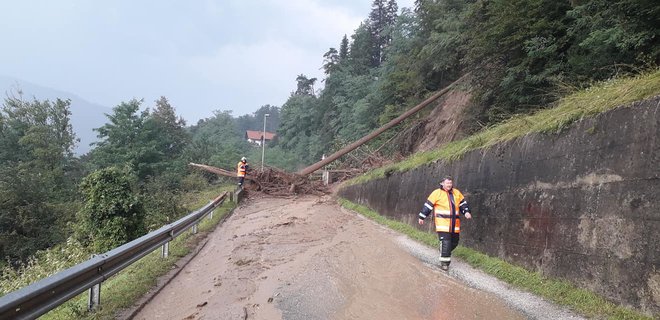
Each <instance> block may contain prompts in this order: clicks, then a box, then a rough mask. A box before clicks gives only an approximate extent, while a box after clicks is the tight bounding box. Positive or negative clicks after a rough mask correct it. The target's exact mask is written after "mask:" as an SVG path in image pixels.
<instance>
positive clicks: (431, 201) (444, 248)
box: [418, 176, 472, 271]
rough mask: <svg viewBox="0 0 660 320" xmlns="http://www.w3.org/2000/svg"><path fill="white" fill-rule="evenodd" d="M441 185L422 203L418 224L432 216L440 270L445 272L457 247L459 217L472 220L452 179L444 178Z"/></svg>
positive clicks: (459, 230) (459, 231)
mask: <svg viewBox="0 0 660 320" xmlns="http://www.w3.org/2000/svg"><path fill="white" fill-rule="evenodd" d="M441 185H442V187H441V188H438V189H436V190H434V191H433V192H432V193H431V195H429V197H428V199H427V200H426V202H425V203H424V207H423V208H422V211H421V212H420V213H419V220H418V223H419V224H420V225H423V224H424V219H426V217H428V216H429V215H431V214H432V215H433V217H434V222H435V231H436V232H437V233H438V238H439V240H440V268H441V269H442V270H445V271H447V270H449V264H450V263H451V252H452V251H453V250H454V249H455V248H456V246H458V240H459V234H460V233H461V215H464V216H465V218H466V219H472V214H470V208H469V207H468V204H467V201H465V197H463V194H462V193H461V192H460V191H459V190H458V189H456V188H454V183H453V179H452V177H450V176H447V177H445V178H444V179H443V180H442V184H441Z"/></svg>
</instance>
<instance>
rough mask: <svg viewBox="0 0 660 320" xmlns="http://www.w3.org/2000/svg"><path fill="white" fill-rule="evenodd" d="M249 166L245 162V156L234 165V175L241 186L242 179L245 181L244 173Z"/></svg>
mask: <svg viewBox="0 0 660 320" xmlns="http://www.w3.org/2000/svg"><path fill="white" fill-rule="evenodd" d="M248 169H249V166H248V164H247V159H246V158H245V157H243V158H241V161H240V162H239V163H238V165H236V176H237V177H238V186H239V187H241V188H243V181H245V175H246V174H247V172H248Z"/></svg>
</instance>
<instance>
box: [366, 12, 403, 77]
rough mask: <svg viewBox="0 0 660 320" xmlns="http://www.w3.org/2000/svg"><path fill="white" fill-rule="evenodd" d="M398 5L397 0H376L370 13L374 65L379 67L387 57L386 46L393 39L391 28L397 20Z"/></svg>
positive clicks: (369, 26) (369, 24)
mask: <svg viewBox="0 0 660 320" xmlns="http://www.w3.org/2000/svg"><path fill="white" fill-rule="evenodd" d="M398 9H399V8H398V5H397V4H396V0H389V1H388V3H387V4H385V1H384V0H374V1H373V2H372V4H371V12H370V13H369V23H368V29H369V32H370V34H371V37H372V44H373V48H372V50H373V51H372V57H371V58H372V66H374V67H378V66H380V64H381V63H382V62H383V61H384V59H385V55H384V53H385V48H386V47H387V46H388V45H389V44H390V41H391V40H392V39H391V37H390V28H391V27H393V26H394V23H395V22H396V17H397V12H398Z"/></svg>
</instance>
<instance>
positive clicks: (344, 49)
mask: <svg viewBox="0 0 660 320" xmlns="http://www.w3.org/2000/svg"><path fill="white" fill-rule="evenodd" d="M346 58H348V38H347V37H346V35H344V37H343V38H341V44H340V45H339V61H344V60H346Z"/></svg>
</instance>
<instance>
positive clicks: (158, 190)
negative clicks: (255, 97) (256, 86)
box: [0, 92, 279, 264]
mask: <svg viewBox="0 0 660 320" xmlns="http://www.w3.org/2000/svg"><path fill="white" fill-rule="evenodd" d="M69 105H70V101H68V100H55V101H49V100H44V101H39V100H36V99H26V98H24V97H23V96H22V95H21V94H20V92H19V93H18V94H16V95H11V96H9V97H7V98H6V99H5V100H4V103H3V104H2V106H1V108H0V257H2V258H3V259H4V260H5V261H6V262H9V263H10V264H16V263H20V261H23V260H25V259H26V258H28V257H29V256H30V255H31V254H33V253H34V252H35V251H37V250H40V249H45V248H49V247H51V246H53V245H55V244H58V243H61V242H64V241H65V240H66V239H67V238H69V237H73V238H75V240H76V241H77V242H79V243H81V244H82V245H84V246H85V247H87V248H89V249H90V250H92V251H93V252H103V251H105V250H108V249H110V248H113V247H116V246H118V245H120V244H123V243H125V242H128V241H130V240H132V239H135V238H137V237H139V236H141V235H143V234H145V233H146V232H148V231H149V230H154V229H156V228H159V227H161V226H162V225H164V224H166V223H168V222H173V221H174V220H175V219H177V218H179V217H181V216H182V215H183V214H185V213H187V212H185V209H184V208H183V206H182V201H183V200H184V199H183V197H184V196H185V193H186V192H191V191H196V190H199V189H202V188H204V187H206V185H207V183H208V182H210V181H212V180H214V179H217V177H214V176H212V175H204V174H200V173H198V172H196V171H194V170H191V169H190V168H188V167H187V164H188V163H189V162H197V163H207V164H212V165H216V166H220V167H224V168H227V169H230V170H231V169H232V168H233V167H234V166H235V165H236V163H237V162H238V160H239V159H240V158H241V157H242V156H246V155H247V156H249V157H254V158H255V159H256V158H257V154H258V155H260V150H261V149H258V148H255V147H254V146H252V145H250V144H248V142H246V141H245V139H244V134H245V130H247V129H253V130H262V128H263V127H262V126H263V123H262V121H263V115H264V114H265V113H268V114H269V115H270V116H269V122H268V125H269V126H270V127H269V128H267V129H269V130H272V131H276V130H277V126H278V122H279V108H277V107H274V106H270V105H266V106H262V107H261V108H259V109H258V110H257V111H256V112H255V113H253V114H248V115H243V116H239V117H233V116H232V115H231V112H228V111H224V112H223V111H216V112H215V113H214V115H213V116H211V117H209V118H206V119H202V120H200V121H199V122H198V123H197V124H195V125H191V126H187V125H186V122H185V121H184V120H183V119H182V118H181V117H179V116H178V115H177V114H176V110H175V108H174V107H173V106H172V105H171V104H170V103H169V101H168V100H167V99H166V98H165V97H161V98H160V99H158V100H157V101H155V104H154V105H153V106H151V107H149V108H145V103H144V101H142V100H135V99H134V100H130V101H127V102H122V103H120V104H119V105H117V106H115V107H114V108H113V109H112V112H111V113H110V114H107V115H106V116H107V119H108V120H107V123H106V124H105V125H103V126H102V127H100V128H97V129H95V130H96V132H97V134H98V141H97V142H96V143H94V145H93V149H92V150H91V151H90V152H89V153H88V154H86V155H84V156H81V157H76V156H74V154H73V152H72V150H73V147H74V145H75V144H76V143H77V139H76V137H75V134H74V132H73V129H72V127H71V123H70V116H71V112H70V110H69ZM258 158H260V157H258ZM276 158H277V157H276V154H274V159H273V160H275V159H276ZM232 183H233V181H232Z"/></svg>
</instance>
